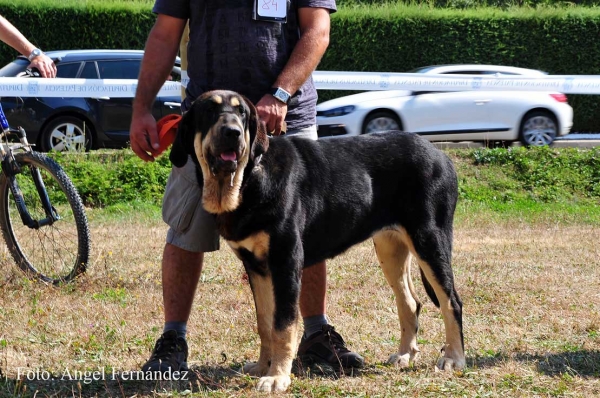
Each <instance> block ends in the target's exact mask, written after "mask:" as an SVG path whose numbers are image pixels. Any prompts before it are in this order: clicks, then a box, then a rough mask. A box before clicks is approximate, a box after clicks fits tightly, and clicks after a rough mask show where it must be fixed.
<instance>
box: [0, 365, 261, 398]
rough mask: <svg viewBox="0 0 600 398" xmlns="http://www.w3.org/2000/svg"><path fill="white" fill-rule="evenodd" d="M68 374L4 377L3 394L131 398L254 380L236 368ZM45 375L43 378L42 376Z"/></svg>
mask: <svg viewBox="0 0 600 398" xmlns="http://www.w3.org/2000/svg"><path fill="white" fill-rule="evenodd" d="M237 368H238V369H239V366H238V367H237ZM91 373H92V372H90V373H88V374H76V375H75V374H73V375H69V376H64V375H44V376H41V375H29V376H30V377H28V376H27V375H22V376H21V379H20V380H16V379H14V378H13V379H11V378H6V377H4V378H2V379H1V380H0V397H2V396H5V395H3V394H9V396H13V397H65V396H69V397H92V396H93V397H131V396H136V395H138V396H154V395H163V394H164V393H165V392H168V393H173V392H179V393H182V394H185V393H190V392H210V391H215V390H226V389H227V390H229V391H232V390H239V389H243V388H246V387H248V386H249V385H250V383H251V381H252V380H251V379H250V378H249V377H248V376H244V375H242V374H240V373H239V372H238V371H236V370H235V369H234V366H232V367H229V368H228V367H224V366H198V367H192V369H190V371H189V372H187V373H183V372H181V373H179V374H173V375H171V376H169V377H153V376H151V375H148V374H144V373H143V372H141V371H140V372H137V371H130V372H115V373H112V371H110V370H106V371H105V372H101V371H97V372H93V374H91ZM42 377H43V379H42Z"/></svg>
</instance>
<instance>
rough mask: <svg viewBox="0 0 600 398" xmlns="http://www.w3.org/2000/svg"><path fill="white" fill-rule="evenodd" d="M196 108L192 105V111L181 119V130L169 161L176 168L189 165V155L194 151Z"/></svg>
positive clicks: (178, 132) (179, 129)
mask: <svg viewBox="0 0 600 398" xmlns="http://www.w3.org/2000/svg"><path fill="white" fill-rule="evenodd" d="M194 108H195V106H194V105H193V104H192V107H191V108H190V110H188V111H187V112H186V113H185V114H184V115H183V118H181V121H180V122H179V128H178V129H177V135H176V136H175V141H173V146H172V147H171V154H170V155H169V160H171V163H173V165H174V166H175V167H183V166H185V164H186V163H187V160H188V155H192V154H193V151H194V134H196V129H195V128H194V124H195V122H196V118H195V117H194Z"/></svg>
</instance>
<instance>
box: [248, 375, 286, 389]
mask: <svg viewBox="0 0 600 398" xmlns="http://www.w3.org/2000/svg"><path fill="white" fill-rule="evenodd" d="M291 383H292V380H291V379H290V376H287V375H284V376H265V377H261V378H260V379H259V380H258V384H257V385H256V389H257V390H258V391H263V392H282V391H285V390H287V388H288V387H289V386H290V384H291Z"/></svg>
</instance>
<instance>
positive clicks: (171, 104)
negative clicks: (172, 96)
mask: <svg viewBox="0 0 600 398" xmlns="http://www.w3.org/2000/svg"><path fill="white" fill-rule="evenodd" d="M165 106H170V107H173V106H176V107H178V108H181V102H165Z"/></svg>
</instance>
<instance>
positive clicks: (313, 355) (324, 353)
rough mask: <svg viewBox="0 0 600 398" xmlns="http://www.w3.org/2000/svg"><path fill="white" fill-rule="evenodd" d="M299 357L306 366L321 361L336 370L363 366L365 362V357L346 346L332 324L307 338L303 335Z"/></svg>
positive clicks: (324, 326)
mask: <svg viewBox="0 0 600 398" xmlns="http://www.w3.org/2000/svg"><path fill="white" fill-rule="evenodd" d="M298 359H299V360H300V362H301V363H302V365H305V366H306V365H310V364H313V363H321V364H326V365H329V366H331V367H333V368H334V369H336V370H340V369H353V368H362V367H363V366H364V364H365V360H364V359H363V357H361V356H360V355H358V354H357V353H355V352H352V351H350V350H349V349H347V348H346V343H345V342H344V339H343V338H342V336H340V334H339V333H338V332H336V331H335V329H334V328H333V326H331V325H323V326H322V327H321V330H320V331H319V332H316V333H313V334H311V335H310V336H308V337H307V338H305V337H304V336H302V340H301V341H300V347H298Z"/></svg>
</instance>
